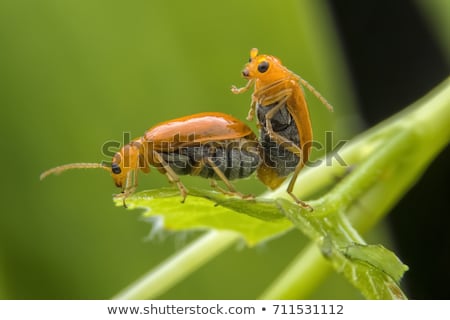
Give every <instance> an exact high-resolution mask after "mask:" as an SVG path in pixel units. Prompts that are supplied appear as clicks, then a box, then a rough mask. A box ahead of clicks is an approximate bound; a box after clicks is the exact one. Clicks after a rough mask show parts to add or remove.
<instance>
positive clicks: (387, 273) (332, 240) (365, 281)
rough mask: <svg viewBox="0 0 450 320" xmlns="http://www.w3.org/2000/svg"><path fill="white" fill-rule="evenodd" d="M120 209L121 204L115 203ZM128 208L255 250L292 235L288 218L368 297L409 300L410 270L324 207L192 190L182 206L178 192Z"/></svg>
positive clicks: (135, 199)
mask: <svg viewBox="0 0 450 320" xmlns="http://www.w3.org/2000/svg"><path fill="white" fill-rule="evenodd" d="M116 204H117V205H121V204H122V202H121V201H119V200H116ZM127 205H128V207H129V208H147V209H148V210H147V211H146V212H145V213H144V215H145V216H155V215H159V216H161V217H162V218H163V220H164V228H165V229H167V230H172V231H187V230H196V229H216V230H230V231H234V232H236V233H239V234H240V235H241V236H242V238H243V239H245V241H246V242H247V244H248V245H250V246H252V245H255V244H257V243H259V242H261V241H263V240H267V239H269V238H271V237H274V236H277V235H279V234H281V233H283V232H286V231H287V230H289V229H291V228H292V223H291V222H290V221H289V220H288V219H286V217H288V218H289V219H290V220H291V221H292V222H293V223H294V225H295V226H296V227H298V228H299V229H300V230H301V231H303V233H305V234H306V235H307V236H308V237H309V238H311V239H312V240H314V241H315V242H316V243H317V244H318V245H319V247H320V248H321V251H322V254H323V255H324V256H325V257H326V258H327V259H328V260H329V261H330V262H331V264H332V266H333V267H334V268H335V269H336V271H338V272H342V273H343V274H344V275H345V276H346V277H347V279H348V280H349V281H350V282H351V283H352V284H353V285H354V286H355V287H357V288H359V289H360V291H361V292H362V293H363V295H364V296H366V297H367V298H370V299H392V298H396V299H402V298H405V296H404V294H403V292H402V290H401V289H400V288H399V287H398V282H399V281H400V279H401V277H402V276H403V273H404V272H405V271H406V270H407V269H408V268H407V267H406V266H405V265H403V264H402V263H401V262H400V260H399V259H398V258H397V257H396V256H395V255H394V254H393V253H392V252H390V251H389V250H387V249H385V248H384V247H382V246H380V245H376V246H368V245H366V244H365V243H364V242H363V240H362V239H361V237H360V236H359V235H358V233H357V231H356V230H354V229H353V227H351V225H350V224H349V222H348V221H347V218H346V217H345V215H343V214H339V212H334V213H326V214H321V212H324V211H323V210H322V208H321V204H320V203H319V202H316V203H314V204H313V206H314V207H316V208H317V209H316V210H315V211H314V212H309V211H307V210H304V209H302V208H300V207H299V206H298V205H296V204H294V203H292V202H291V201H288V200H284V199H277V200H266V199H255V200H242V199H238V198H232V197H228V196H225V195H223V194H221V193H217V192H214V191H205V190H198V189H192V190H191V191H190V194H189V196H188V198H187V199H186V201H185V203H181V202H180V195H179V193H178V190H176V189H160V190H150V191H143V192H139V193H137V194H135V195H133V196H132V197H130V198H129V199H127Z"/></svg>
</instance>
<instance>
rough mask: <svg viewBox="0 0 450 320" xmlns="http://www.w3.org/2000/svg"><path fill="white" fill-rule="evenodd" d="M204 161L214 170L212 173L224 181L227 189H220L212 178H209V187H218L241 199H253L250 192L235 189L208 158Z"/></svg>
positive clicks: (223, 191)
mask: <svg viewBox="0 0 450 320" xmlns="http://www.w3.org/2000/svg"><path fill="white" fill-rule="evenodd" d="M205 161H206V162H207V163H208V164H209V165H210V166H211V168H212V169H213V170H214V173H215V174H216V175H217V176H219V178H220V180H222V181H223V183H225V185H226V186H227V188H228V190H229V191H226V190H224V189H222V188H221V187H219V186H218V185H217V182H216V181H215V180H213V179H211V187H213V188H216V189H218V190H219V191H220V192H222V193H224V194H228V195H231V196H238V197H240V198H241V199H253V198H254V196H253V195H251V194H247V195H246V194H243V193H241V192H239V191H237V190H236V189H235V188H234V186H233V185H232V184H231V182H230V180H228V179H227V177H225V175H224V174H223V172H222V171H221V170H220V169H219V168H218V167H217V166H216V164H215V163H214V162H213V161H212V160H211V159H209V158H206V159H205ZM212 181H213V182H212Z"/></svg>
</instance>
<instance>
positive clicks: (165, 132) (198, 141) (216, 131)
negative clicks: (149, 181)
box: [41, 112, 261, 206]
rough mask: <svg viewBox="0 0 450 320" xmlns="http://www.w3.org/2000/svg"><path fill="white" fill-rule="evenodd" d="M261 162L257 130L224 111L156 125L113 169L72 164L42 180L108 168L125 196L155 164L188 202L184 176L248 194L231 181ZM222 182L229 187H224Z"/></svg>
mask: <svg viewBox="0 0 450 320" xmlns="http://www.w3.org/2000/svg"><path fill="white" fill-rule="evenodd" d="M260 162H261V156H260V150H259V144H258V141H257V139H256V136H255V134H254V133H253V132H252V130H251V129H250V128H249V127H248V126H247V125H245V124H244V123H242V122H241V121H239V120H238V119H236V118H234V117H232V116H230V115H226V114H223V113H218V112H208V113H199V114H195V115H191V116H186V117H182V118H178V119H173V120H169V121H166V122H162V123H160V124H158V125H156V126H154V127H152V128H150V129H149V130H148V131H147V132H146V133H145V135H144V136H143V137H139V138H137V139H134V140H133V141H131V142H130V143H129V144H127V145H125V146H123V147H122V149H121V150H120V151H119V152H117V153H116V154H115V155H114V156H113V159H112V164H111V167H107V166H104V165H103V164H100V163H72V164H66V165H62V166H58V167H55V168H52V169H50V170H47V171H45V172H44V173H42V174H41V180H42V179H44V178H45V177H46V176H48V175H50V174H53V173H60V172H62V171H65V170H68V169H78V168H102V169H105V170H107V171H109V172H110V173H111V176H112V178H113V180H114V183H115V184H116V186H117V187H119V188H122V192H121V193H120V194H118V195H117V196H118V197H121V198H123V201H124V206H126V205H125V199H126V198H127V197H128V196H130V195H131V194H132V193H133V192H134V191H135V189H136V187H137V173H138V169H140V170H142V171H143V172H144V173H148V172H149V171H150V166H153V167H155V168H156V169H157V170H158V171H159V172H161V173H163V174H165V175H166V176H167V177H168V179H169V181H170V182H172V183H175V184H176V185H177V187H178V189H179V190H180V194H181V197H182V201H183V202H184V200H185V198H186V196H187V193H188V191H187V189H186V187H185V186H184V185H183V183H182V182H181V181H180V179H179V177H178V175H193V176H201V177H204V178H209V179H211V185H212V186H213V187H216V188H218V189H219V190H220V191H221V192H224V193H227V194H231V195H237V196H240V197H243V198H245V197H248V196H244V195H242V194H241V193H240V192H238V191H236V189H235V188H234V187H233V185H232V184H231V183H230V180H234V179H239V178H245V177H248V176H250V175H251V174H252V173H253V172H254V171H255V170H256V169H257V167H258V166H259V164H260ZM217 179H220V180H222V181H223V182H224V183H225V185H226V186H227V188H228V190H229V191H225V190H223V189H221V188H219V187H218V186H217V184H216V182H215V181H216V180H217Z"/></svg>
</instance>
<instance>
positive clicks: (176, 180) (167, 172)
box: [153, 151, 188, 203]
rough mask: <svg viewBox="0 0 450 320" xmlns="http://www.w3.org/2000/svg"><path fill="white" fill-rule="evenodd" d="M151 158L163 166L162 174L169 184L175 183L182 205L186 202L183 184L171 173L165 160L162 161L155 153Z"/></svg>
mask: <svg viewBox="0 0 450 320" xmlns="http://www.w3.org/2000/svg"><path fill="white" fill-rule="evenodd" d="M153 157H154V158H155V159H156V160H157V161H158V162H159V163H160V164H161V165H162V166H163V169H164V173H165V174H166V176H167V178H168V179H169V181H170V182H172V183H176V185H177V187H178V190H180V194H181V198H182V200H181V202H182V203H184V201H185V200H186V196H187V194H188V190H187V189H186V187H185V186H184V184H183V183H182V182H181V181H180V178H179V177H178V175H177V174H176V173H175V171H173V169H172V168H171V167H170V166H169V164H168V163H167V162H166V160H164V159H163V157H162V156H161V155H160V154H159V153H158V152H156V151H153Z"/></svg>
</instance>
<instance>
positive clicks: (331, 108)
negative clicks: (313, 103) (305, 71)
mask: <svg viewBox="0 0 450 320" xmlns="http://www.w3.org/2000/svg"><path fill="white" fill-rule="evenodd" d="M299 78H300V82H301V84H302V85H303V86H304V87H306V89H308V90H309V91H310V92H311V93H312V94H313V95H314V96H315V97H316V98H317V99H319V101H320V102H322V104H323V105H324V106H325V107H327V109H328V110H330V111H331V112H333V106H332V105H331V104H330V103H329V102H328V101H327V99H325V98H324V97H323V96H322V95H321V94H320V92H319V91H317V90H316V88H314V87H313V86H312V85H311V84H310V83H309V82H308V81H306V80H305V79H303V78H302V77H300V76H299Z"/></svg>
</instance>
